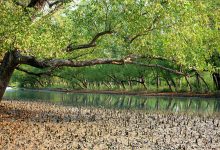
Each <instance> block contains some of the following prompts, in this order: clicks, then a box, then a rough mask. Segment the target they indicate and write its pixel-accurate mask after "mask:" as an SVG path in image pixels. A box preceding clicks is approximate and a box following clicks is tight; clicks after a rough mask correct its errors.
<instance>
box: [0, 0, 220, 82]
mask: <svg viewBox="0 0 220 150" xmlns="http://www.w3.org/2000/svg"><path fill="white" fill-rule="evenodd" d="M27 2H28V1H24V4H26V3H27ZM219 7H220V2H219V1H218V0H212V1H207V0H200V1H191V0H177V1H171V0H125V1H119V0H82V1H80V2H67V3H64V4H62V5H61V6H60V7H59V8H58V9H56V10H52V11H51V12H50V13H47V11H48V10H49V9H48V8H46V9H45V10H42V11H40V12H39V11H37V10H35V9H34V8H26V9H25V8H23V7H22V6H18V5H16V4H15V3H14V0H7V1H0V18H1V20H0V55H1V56H0V57H3V56H4V54H5V52H6V51H8V50H12V49H13V48H18V49H20V50H21V51H22V52H23V53H24V54H27V55H33V56H35V57H37V58H41V59H52V58H63V59H75V60H90V59H94V58H100V57H105V58H121V57H124V56H126V55H128V54H135V55H143V56H151V57H162V58H164V59H165V60H168V61H169V63H168V62H167V61H164V60H162V61H152V60H146V59H143V60H141V62H144V63H156V64H162V65H165V66H167V67H170V68H173V69H177V70H179V69H180V67H181V69H182V70H183V71H185V72H188V71H189V70H197V71H204V70H207V71H209V72H210V73H212V72H216V71H217V70H218V69H219V53H220V45H219V43H220V34H219V28H220V25H219V22H220V13H219V12H220V11H219ZM47 9H48V10H47ZM108 30H111V31H113V33H112V34H111V35H104V36H102V37H100V38H99V39H98V40H97V41H96V47H94V48H89V49H85V50H78V51H73V52H70V53H67V52H65V50H64V49H65V48H66V47H67V45H69V44H73V45H80V44H85V43H89V42H90V41H91V40H92V39H93V37H94V36H95V35H96V34H97V33H100V32H103V31H108ZM81 55H83V56H82V57H79V56H81ZM113 70H114V71H113ZM148 70H149V69H148ZM148 72H149V74H148V73H147V72H146V70H145V69H143V68H141V67H136V66H129V67H128V66H124V67H123V69H122V68H121V67H118V66H100V67H94V68H89V69H88V68H80V69H72V73H71V74H69V69H63V70H61V72H60V73H58V75H59V76H63V77H65V78H66V79H68V81H71V83H78V82H79V80H80V81H82V80H84V79H86V80H87V81H91V82H93V81H99V82H102V81H106V80H109V77H108V76H107V75H114V76H116V77H117V78H118V80H128V78H130V77H132V78H137V77H140V76H141V75H144V76H145V78H148V76H151V75H152V74H153V73H154V72H153V71H148ZM103 74H106V75H103ZM161 75H163V76H170V77H171V78H175V77H174V76H173V75H172V74H167V73H166V72H164V71H162V72H161ZM151 79H152V80H153V77H151ZM152 82H153V81H152Z"/></svg>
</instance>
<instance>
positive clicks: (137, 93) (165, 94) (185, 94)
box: [22, 88, 220, 98]
mask: <svg viewBox="0 0 220 150" xmlns="http://www.w3.org/2000/svg"><path fill="white" fill-rule="evenodd" d="M22 89H24V90H25V89H28V90H39V91H41V90H46V91H55V92H65V93H91V94H115V95H131V96H153V97H168V96H169V97H198V98H220V93H219V92H215V93H214V92H208V93H195V92H158V93H157V92H147V91H124V90H121V91H114V90H69V89H62V88H22Z"/></svg>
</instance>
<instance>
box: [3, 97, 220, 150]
mask: <svg viewBox="0 0 220 150" xmlns="http://www.w3.org/2000/svg"><path fill="white" fill-rule="evenodd" d="M0 149H6V150H7V149H22V150H23V149H33V150H34V149H59V150H61V149H144V150H146V149H160V150H162V149H220V116H219V114H218V113H215V114H206V115H203V114H186V113H171V112H170V113H169V112H166V113H165V112H145V111H137V110H136V111H130V110H115V109H103V108H92V107H87V108H85V107H78V108H77V107H67V106H66V107H65V106H59V105H52V104H48V103H39V102H22V101H2V102H1V103H0Z"/></svg>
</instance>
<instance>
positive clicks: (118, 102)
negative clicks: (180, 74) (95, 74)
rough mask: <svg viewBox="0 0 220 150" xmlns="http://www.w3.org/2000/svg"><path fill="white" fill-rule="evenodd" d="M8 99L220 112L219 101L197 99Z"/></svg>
mask: <svg viewBox="0 0 220 150" xmlns="http://www.w3.org/2000/svg"><path fill="white" fill-rule="evenodd" d="M7 96H8V97H9V98H10V99H23V98H24V97H25V98H27V100H33V101H34V100H36V99H41V100H44V101H49V102H54V103H61V104H65V105H70V106H93V107H105V108H116V109H117V108H118V109H143V110H163V111H194V112H197V111H205V112H215V111H219V110H220V100H217V99H199V98H170V97H143V96H125V95H111V94H76V93H69V94H66V93H59V92H36V91H28V90H27V91H26V90H20V91H19V90H18V91H17V92H10V93H7Z"/></svg>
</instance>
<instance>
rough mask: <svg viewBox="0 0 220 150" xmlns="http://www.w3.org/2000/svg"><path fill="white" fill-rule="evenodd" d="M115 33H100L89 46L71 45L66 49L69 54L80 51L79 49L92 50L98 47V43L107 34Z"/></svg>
mask: <svg viewBox="0 0 220 150" xmlns="http://www.w3.org/2000/svg"><path fill="white" fill-rule="evenodd" d="M112 33H113V31H111V30H109V31H103V32H99V33H97V34H96V35H95V36H94V37H93V38H92V40H91V41H90V42H89V43H87V44H81V45H73V44H69V45H68V46H67V48H66V51H67V52H71V51H74V50H79V49H86V48H91V47H95V46H96V41H97V40H98V39H99V38H100V37H101V36H103V35H106V34H112Z"/></svg>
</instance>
